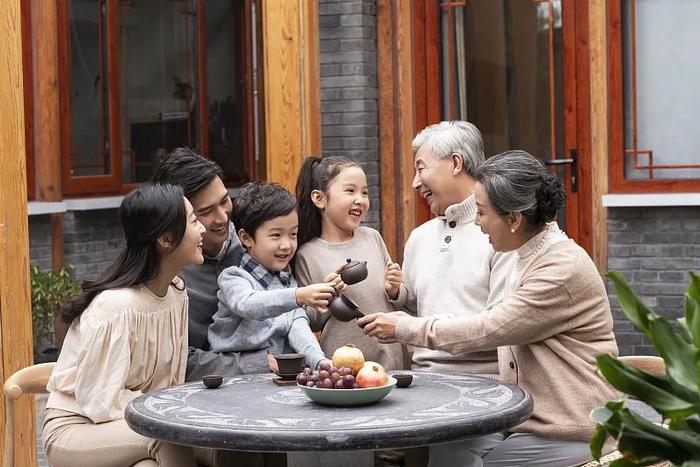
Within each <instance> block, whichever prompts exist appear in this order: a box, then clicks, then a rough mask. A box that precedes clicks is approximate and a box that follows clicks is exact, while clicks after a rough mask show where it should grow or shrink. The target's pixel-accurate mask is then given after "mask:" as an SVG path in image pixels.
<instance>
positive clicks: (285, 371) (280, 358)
mask: <svg viewBox="0 0 700 467" xmlns="http://www.w3.org/2000/svg"><path fill="white" fill-rule="evenodd" d="M273 356H274V357H275V360H277V373H278V374H280V375H291V374H297V373H301V370H302V369H303V368H304V354H303V353H281V354H277V355H273Z"/></svg>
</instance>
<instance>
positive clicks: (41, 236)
mask: <svg viewBox="0 0 700 467" xmlns="http://www.w3.org/2000/svg"><path fill="white" fill-rule="evenodd" d="M29 258H30V262H31V264H32V266H39V267H40V268H42V269H47V270H48V269H51V266H52V265H51V219H50V217H49V215H48V214H47V215H43V216H29Z"/></svg>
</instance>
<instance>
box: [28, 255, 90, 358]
mask: <svg viewBox="0 0 700 467" xmlns="http://www.w3.org/2000/svg"><path fill="white" fill-rule="evenodd" d="M29 275H30V279H31V287H32V323H33V330H34V355H38V353H39V351H40V347H41V346H42V345H46V344H53V340H54V339H53V338H54V335H53V334H54V327H53V322H54V317H55V316H57V313H58V311H59V309H60V307H61V304H62V303H63V302H64V301H65V300H66V299H68V298H70V297H72V296H73V295H75V294H77V293H79V292H80V283H78V282H77V281H75V280H73V278H72V277H71V276H70V272H69V270H68V269H66V268H61V269H60V270H59V271H58V272H53V271H45V270H43V269H41V268H39V267H37V266H32V267H31V268H30V274H29Z"/></svg>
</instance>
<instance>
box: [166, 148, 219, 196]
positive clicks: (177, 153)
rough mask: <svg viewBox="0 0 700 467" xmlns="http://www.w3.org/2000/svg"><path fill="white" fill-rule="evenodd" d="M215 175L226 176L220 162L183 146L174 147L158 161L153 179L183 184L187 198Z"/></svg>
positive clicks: (172, 183) (171, 183)
mask: <svg viewBox="0 0 700 467" xmlns="http://www.w3.org/2000/svg"><path fill="white" fill-rule="evenodd" d="M215 177H219V178H221V179H222V180H223V178H224V172H223V170H221V167H219V164H217V163H216V162H214V161H213V160H211V159H209V158H207V157H204V156H202V155H201V154H197V153H196V152H194V151H193V150H191V149H190V148H185V147H182V148H176V149H174V150H173V151H172V152H170V153H169V154H167V155H166V156H164V157H163V158H161V159H160V160H158V161H157V162H156V164H155V166H154V167H153V179H152V181H153V182H154V183H161V184H162V183H167V184H170V185H178V186H181V187H182V191H183V192H184V193H185V198H187V199H190V198H192V197H193V196H194V195H196V194H197V193H198V192H199V191H200V190H202V189H203V188H205V187H206V186H207V185H209V183H211V181H212V180H214V178H215Z"/></svg>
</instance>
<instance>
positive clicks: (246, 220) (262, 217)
mask: <svg viewBox="0 0 700 467" xmlns="http://www.w3.org/2000/svg"><path fill="white" fill-rule="evenodd" d="M296 207H297V199H296V198H295V197H294V195H293V194H291V193H290V192H289V191H288V190H287V189H286V188H285V187H283V186H282V185H280V184H278V183H270V182H250V183H246V184H245V185H244V186H243V188H242V189H241V191H240V192H239V193H238V195H237V196H236V197H235V198H234V200H233V214H232V218H233V224H234V225H235V226H236V228H238V229H243V230H245V231H246V233H247V234H248V235H250V236H251V237H253V238H255V232H256V231H257V230H258V228H259V227H260V226H261V225H262V224H263V223H264V222H267V221H269V220H270V219H274V218H275V217H281V216H286V215H287V214H289V213H290V212H292V211H294V210H295V209H296Z"/></svg>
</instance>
